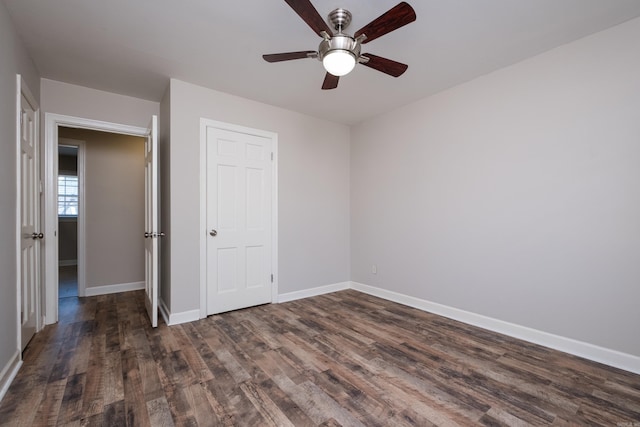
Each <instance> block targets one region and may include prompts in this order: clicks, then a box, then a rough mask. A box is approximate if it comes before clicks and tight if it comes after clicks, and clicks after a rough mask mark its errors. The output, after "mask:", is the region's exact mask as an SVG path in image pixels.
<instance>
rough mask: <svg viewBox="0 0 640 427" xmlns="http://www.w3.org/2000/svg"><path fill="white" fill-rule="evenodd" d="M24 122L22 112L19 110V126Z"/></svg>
mask: <svg viewBox="0 0 640 427" xmlns="http://www.w3.org/2000/svg"><path fill="white" fill-rule="evenodd" d="M23 123H24V114H23V113H22V111H20V126H22V124H23Z"/></svg>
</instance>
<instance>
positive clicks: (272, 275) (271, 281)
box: [271, 274, 273, 283]
mask: <svg viewBox="0 0 640 427" xmlns="http://www.w3.org/2000/svg"><path fill="white" fill-rule="evenodd" d="M271 283H273V274H272V275H271Z"/></svg>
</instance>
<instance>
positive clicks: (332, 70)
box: [262, 0, 416, 89]
mask: <svg viewBox="0 0 640 427" xmlns="http://www.w3.org/2000/svg"><path fill="white" fill-rule="evenodd" d="M285 1H286V2H287V4H288V5H289V6H291V8H292V9H293V10H294V11H295V12H296V13H297V14H298V15H299V16H300V18H302V20H303V21H304V22H306V23H307V25H308V26H309V27H311V29H312V30H313V31H315V32H316V34H318V35H319V36H320V37H322V41H321V42H320V46H318V50H317V51H315V50H304V51H299V52H286V53H273V54H269V55H262V57H263V58H264V60H265V61H267V62H280V61H289V60H292V59H303V58H317V59H318V60H320V61H322V64H323V65H324V68H325V70H327V74H326V75H325V78H324V82H323V83H322V89H335V88H336V87H338V80H340V76H344V75H346V74H348V73H349V72H351V70H353V68H354V67H355V65H356V63H360V64H362V65H366V66H367V67H369V68H373V69H374V70H378V71H381V72H383V73H385V74H388V75H390V76H393V77H399V76H401V75H402V74H403V73H404V72H405V71H407V68H408V67H409V66H408V65H406V64H402V63H400V62H396V61H392V60H391V59H387V58H383V57H381V56H377V55H373V54H371V53H360V48H361V45H362V44H365V43H369V42H370V41H372V40H375V39H377V38H378V37H381V36H384V35H385V34H387V33H390V32H391V31H394V30H397V29H398V28H400V27H403V26H405V25H407V24H409V23H411V22H413V21H415V20H416V13H415V11H414V10H413V8H412V7H411V6H410V5H409V4H408V3H406V2H401V3H399V4H398V5H396V6H394V7H392V8H391V9H389V10H388V11H387V12H385V13H383V14H382V15H380V16H379V17H377V18H376V19H374V20H373V21H371V22H370V23H368V24H367V25H365V26H364V27H362V28H361V29H359V30H358V31H356V32H355V33H354V34H353V36H351V35H349V34H347V33H345V32H344V30H345V29H346V28H347V27H348V26H349V24H350V23H351V13H350V12H349V11H348V10H346V9H341V8H338V9H335V10H334V11H332V12H331V13H329V21H330V22H331V24H332V25H333V28H334V29H335V31H336V33H335V34H334V32H333V30H331V28H329V26H328V25H327V23H326V22H325V21H324V20H323V19H322V17H321V16H320V14H319V13H318V11H317V10H316V9H315V8H314V7H313V5H312V4H311V1H310V0H285Z"/></svg>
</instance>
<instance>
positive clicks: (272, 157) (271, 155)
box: [271, 151, 273, 162]
mask: <svg viewBox="0 0 640 427" xmlns="http://www.w3.org/2000/svg"><path fill="white" fill-rule="evenodd" d="M271 161H272V162H273V151H272V152H271Z"/></svg>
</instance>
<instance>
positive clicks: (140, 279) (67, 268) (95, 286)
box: [57, 126, 146, 312]
mask: <svg viewBox="0 0 640 427" xmlns="http://www.w3.org/2000/svg"><path fill="white" fill-rule="evenodd" d="M145 142H146V138H144V137H140V136H133V135H126V134H119V133H113V132H104V131H98V130H92V129H82V128H72V127H64V126H60V127H59V128H58V175H57V190H58V192H57V194H58V196H57V215H58V224H57V225H58V259H57V263H58V268H57V269H58V300H59V304H60V306H61V307H62V306H64V307H65V309H66V310H65V312H69V311H72V310H71V309H72V308H73V306H74V304H75V302H74V301H73V300H68V298H78V297H84V296H94V295H102V294H108V293H114V292H123V291H129V290H137V289H144V280H145V270H144V268H145V260H144V251H145V248H144V239H143V232H142V231H143V230H144V214H145V188H144V183H145Z"/></svg>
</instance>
